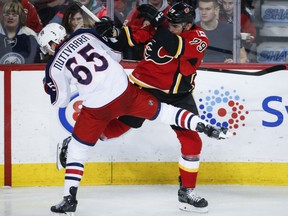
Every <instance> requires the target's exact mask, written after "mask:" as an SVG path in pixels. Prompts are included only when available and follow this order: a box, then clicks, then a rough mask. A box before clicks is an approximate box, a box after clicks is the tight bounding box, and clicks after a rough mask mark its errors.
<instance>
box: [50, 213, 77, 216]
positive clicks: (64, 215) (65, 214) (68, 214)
mask: <svg viewBox="0 0 288 216" xmlns="http://www.w3.org/2000/svg"><path fill="white" fill-rule="evenodd" d="M51 214H52V215H53V216H56V215H58V216H75V212H66V213H54V212H51Z"/></svg>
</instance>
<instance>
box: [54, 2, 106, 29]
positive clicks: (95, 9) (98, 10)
mask: <svg viewBox="0 0 288 216" xmlns="http://www.w3.org/2000/svg"><path fill="white" fill-rule="evenodd" d="M75 2H79V3H81V4H82V5H85V6H86V7H87V8H88V9H89V10H90V11H91V12H92V13H93V14H95V15H96V16H97V17H98V18H101V17H102V16H106V15H107V9H106V7H105V5H104V4H102V2H101V1H96V0H77V1H75ZM68 3H69V2H68ZM72 3H73V2H72ZM70 4H71V3H69V4H68V5H66V7H62V8H61V10H59V11H58V12H57V14H56V15H55V16H54V17H53V18H52V19H51V20H50V21H49V23H58V24H61V23H62V19H63V16H64V13H65V11H66V9H67V8H68V7H69V5H70Z"/></svg>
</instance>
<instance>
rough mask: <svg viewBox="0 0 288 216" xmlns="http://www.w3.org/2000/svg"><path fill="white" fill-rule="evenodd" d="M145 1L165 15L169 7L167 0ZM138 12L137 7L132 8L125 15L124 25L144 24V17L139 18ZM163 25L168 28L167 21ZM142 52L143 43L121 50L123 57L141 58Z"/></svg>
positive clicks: (140, 25)
mask: <svg viewBox="0 0 288 216" xmlns="http://www.w3.org/2000/svg"><path fill="white" fill-rule="evenodd" d="M147 3H148V4H150V5H152V6H154V7H155V8H156V9H158V11H162V12H163V13H164V15H167V13H168V10H169V9H170V8H171V6H170V5H169V4H168V2H167V0H148V2H147ZM138 14H139V11H138V10H137V8H135V9H134V10H132V11H131V13H130V14H129V15H128V16H127V18H126V20H125V22H124V25H127V26H139V27H142V26H143V25H145V23H144V18H139V17H138ZM163 25H164V26H165V27H167V28H168V21H165V22H164V23H163ZM143 52H144V44H137V45H136V46H135V47H131V48H127V50H125V51H124V52H123V58H124V59H132V60H141V59H143Z"/></svg>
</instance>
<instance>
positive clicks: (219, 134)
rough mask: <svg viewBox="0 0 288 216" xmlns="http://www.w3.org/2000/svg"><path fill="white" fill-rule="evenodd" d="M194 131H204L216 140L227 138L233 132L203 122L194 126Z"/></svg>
mask: <svg viewBox="0 0 288 216" xmlns="http://www.w3.org/2000/svg"><path fill="white" fill-rule="evenodd" d="M196 131H198V132H199V133H204V134H206V135H207V136H208V137H210V138H214V139H217V140H221V139H227V138H229V137H232V136H233V134H232V133H231V132H230V131H229V129H228V128H224V127H221V128H216V127H214V126H212V125H206V126H205V124H203V123H202V122H199V123H198V124H197V127H196Z"/></svg>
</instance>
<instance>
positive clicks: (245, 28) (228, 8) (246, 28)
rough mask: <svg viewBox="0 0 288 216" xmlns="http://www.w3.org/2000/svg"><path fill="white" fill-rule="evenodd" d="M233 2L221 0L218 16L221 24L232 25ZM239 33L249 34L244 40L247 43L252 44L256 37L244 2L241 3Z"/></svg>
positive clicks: (232, 0) (231, 0)
mask: <svg viewBox="0 0 288 216" xmlns="http://www.w3.org/2000/svg"><path fill="white" fill-rule="evenodd" d="M233 11H234V0H223V11H222V12H221V13H220V15H219V20H220V21H222V22H226V23H230V24H233ZM240 22H241V32H245V33H250V36H249V37H248V38H247V39H246V42H247V43H252V42H253V41H254V39H255V37H256V28H255V26H254V24H253V22H252V19H251V17H250V14H249V13H248V12H247V11H246V4H245V1H243V0H242V1H241V21H240Z"/></svg>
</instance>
